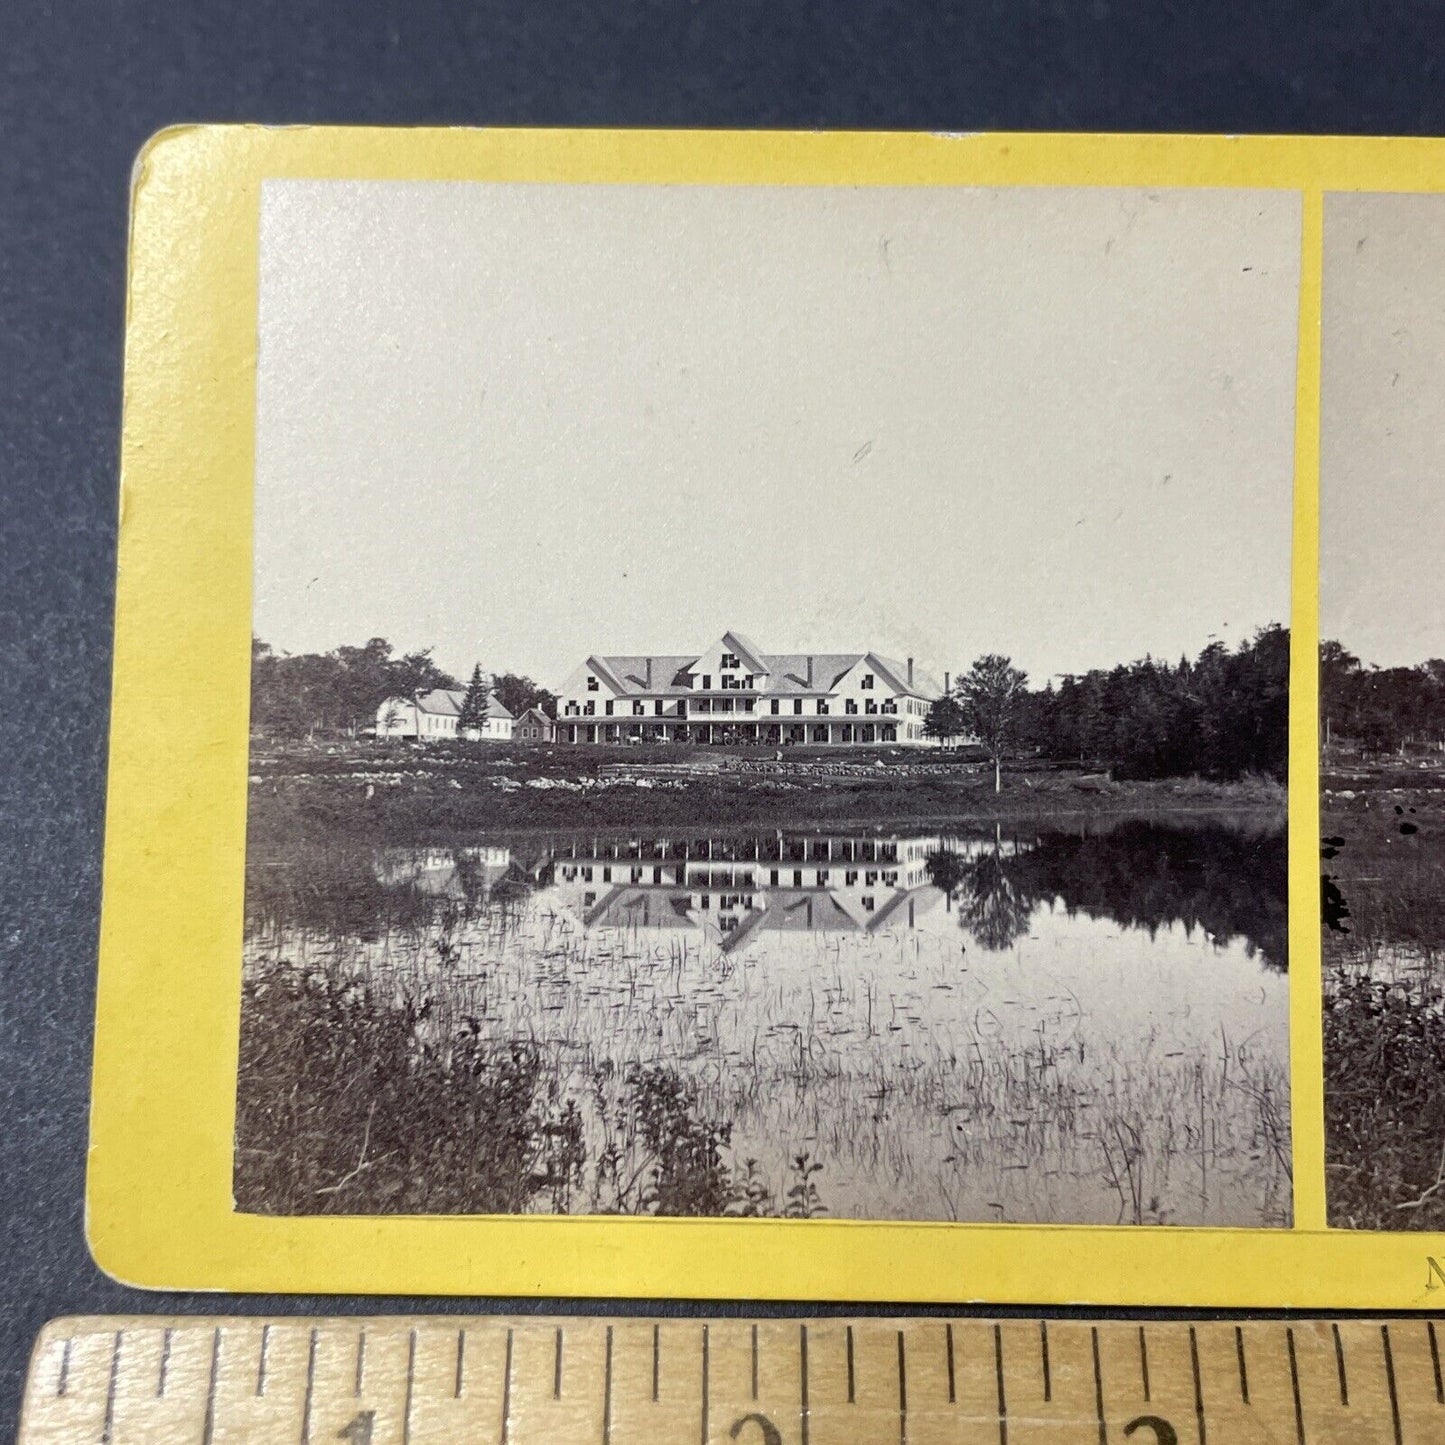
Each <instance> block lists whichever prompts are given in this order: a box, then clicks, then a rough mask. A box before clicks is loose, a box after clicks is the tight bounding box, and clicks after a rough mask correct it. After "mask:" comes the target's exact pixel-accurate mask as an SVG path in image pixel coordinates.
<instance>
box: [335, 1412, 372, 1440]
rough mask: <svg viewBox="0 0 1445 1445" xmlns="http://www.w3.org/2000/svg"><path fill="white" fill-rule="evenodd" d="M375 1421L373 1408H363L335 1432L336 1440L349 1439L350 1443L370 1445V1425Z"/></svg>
mask: <svg viewBox="0 0 1445 1445" xmlns="http://www.w3.org/2000/svg"><path fill="white" fill-rule="evenodd" d="M375 1423H376V1411H375V1410H363V1411H362V1412H361V1414H359V1415H358V1416H357V1417H356V1418H355V1419H354V1420H353V1421H352V1422H351V1423H350V1424H349V1425H348V1426H346V1428H345V1429H344V1430H338V1431H337V1432H336V1438H337V1439H338V1440H350V1441H351V1445H371V1427H372V1425H373V1424H375Z"/></svg>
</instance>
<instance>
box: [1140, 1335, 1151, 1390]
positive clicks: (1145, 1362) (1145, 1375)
mask: <svg viewBox="0 0 1445 1445" xmlns="http://www.w3.org/2000/svg"><path fill="white" fill-rule="evenodd" d="M1139 1375H1140V1378H1141V1379H1142V1380H1143V1381H1144V1403H1145V1404H1146V1405H1147V1404H1149V1403H1150V1402H1151V1401H1152V1400H1153V1398H1154V1397H1153V1396H1152V1395H1151V1394H1150V1393H1149V1341H1148V1340H1146V1339H1145V1338H1144V1326H1143V1325H1140V1326H1139Z"/></svg>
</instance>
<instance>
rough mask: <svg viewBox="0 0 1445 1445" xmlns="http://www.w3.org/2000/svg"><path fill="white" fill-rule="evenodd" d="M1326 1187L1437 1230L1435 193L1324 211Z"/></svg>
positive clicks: (1439, 259) (1443, 1058) (1441, 699)
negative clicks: (1433, 194)
mask: <svg viewBox="0 0 1445 1445" xmlns="http://www.w3.org/2000/svg"><path fill="white" fill-rule="evenodd" d="M1324 239H1325V250H1324V272H1323V281H1324V284H1323V293H1322V303H1323V351H1322V358H1321V360H1322V365H1321V378H1320V418H1321V448H1320V637H1321V639H1322V640H1321V645H1320V706H1319V727H1320V787H1321V797H1320V827H1321V830H1322V842H1321V854H1322V862H1321V873H1322V880H1321V884H1322V902H1323V929H1322V932H1323V955H1324V989H1325V995H1324V1019H1325V1142H1326V1169H1327V1183H1326V1193H1327V1199H1328V1206H1329V1222H1330V1223H1331V1224H1332V1225H1334V1226H1337V1227H1339V1228H1348V1229H1385V1230H1409V1229H1424V1230H1435V1231H1439V1230H1441V1229H1445V801H1442V797H1445V613H1442V611H1441V608H1440V601H1439V592H1440V588H1439V572H1440V550H1441V541H1442V535H1445V531H1442V518H1445V511H1442V497H1445V492H1442V477H1445V433H1442V423H1445V280H1442V278H1445V197H1440V196H1425V195H1388V194H1379V193H1375V194H1371V193H1361V194H1358V195H1355V194H1348V195H1346V194H1337V195H1328V196H1326V198H1325V237H1324Z"/></svg>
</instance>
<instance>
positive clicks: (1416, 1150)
mask: <svg viewBox="0 0 1445 1445" xmlns="http://www.w3.org/2000/svg"><path fill="white" fill-rule="evenodd" d="M1322 791H1323V797H1322V799H1321V817H1320V822H1321V830H1322V832H1323V835H1324V837H1325V840H1326V857H1325V860H1324V862H1323V863H1322V865H1321V866H1322V870H1323V872H1324V873H1325V875H1326V876H1327V878H1328V879H1329V880H1330V881H1331V882H1332V883H1333V884H1334V886H1335V888H1336V889H1338V897H1339V899H1340V901H1341V903H1342V905H1343V907H1344V909H1345V910H1347V911H1346V912H1345V913H1344V914H1343V916H1342V917H1339V918H1338V919H1337V923H1338V925H1339V926H1337V927H1330V926H1328V925H1326V926H1325V927H1324V930H1323V963H1324V975H1325V979H1324V1029H1325V1056H1324V1063H1325V1136H1326V1169H1327V1173H1328V1180H1329V1187H1328V1191H1327V1192H1328V1201H1329V1218H1330V1223H1331V1224H1332V1225H1333V1226H1335V1227H1337V1228H1353V1229H1390V1230H1401V1229H1405V1230H1420V1229H1437V1230H1438V1229H1440V1228H1442V1227H1445V1187H1441V1180H1442V1178H1445V769H1442V768H1441V767H1440V766H1439V764H1438V763H1426V764H1419V763H1416V764H1413V765H1407V764H1403V763H1401V762H1400V761H1399V760H1389V761H1385V762H1380V763H1375V764H1363V763H1358V764H1353V765H1350V766H1344V765H1341V764H1340V763H1338V762H1336V763H1334V764H1332V765H1331V764H1326V765H1325V767H1324V768H1323V769H1322Z"/></svg>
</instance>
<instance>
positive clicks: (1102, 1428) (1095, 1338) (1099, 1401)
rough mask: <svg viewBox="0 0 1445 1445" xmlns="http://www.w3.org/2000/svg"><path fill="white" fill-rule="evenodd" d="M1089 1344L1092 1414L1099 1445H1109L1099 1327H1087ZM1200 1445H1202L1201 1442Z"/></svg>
mask: <svg viewBox="0 0 1445 1445" xmlns="http://www.w3.org/2000/svg"><path fill="white" fill-rule="evenodd" d="M1089 1343H1090V1345H1091V1346H1092V1347H1093V1351H1094V1413H1095V1414H1096V1415H1097V1416H1098V1417H1099V1445H1109V1426H1108V1423H1107V1422H1106V1420H1105V1418H1104V1370H1103V1366H1102V1365H1101V1364H1100V1363H1099V1327H1098V1325H1091V1326H1090V1327H1089ZM1200 1445H1204V1442H1203V1441H1202V1440H1201V1441H1200Z"/></svg>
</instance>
